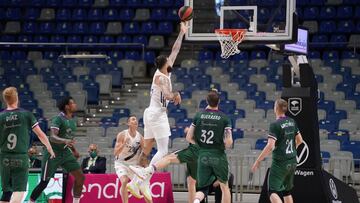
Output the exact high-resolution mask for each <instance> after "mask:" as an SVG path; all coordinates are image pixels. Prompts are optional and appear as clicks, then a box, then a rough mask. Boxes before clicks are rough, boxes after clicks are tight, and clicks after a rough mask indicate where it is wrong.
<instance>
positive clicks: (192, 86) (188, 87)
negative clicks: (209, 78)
mask: <svg viewBox="0 0 360 203" xmlns="http://www.w3.org/2000/svg"><path fill="white" fill-rule="evenodd" d="M184 85H185V89H186V91H187V92H193V91H196V90H200V85H199V84H198V83H190V84H184Z"/></svg>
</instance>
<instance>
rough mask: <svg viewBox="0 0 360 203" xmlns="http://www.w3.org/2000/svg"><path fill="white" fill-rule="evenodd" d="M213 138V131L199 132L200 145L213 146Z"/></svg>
mask: <svg viewBox="0 0 360 203" xmlns="http://www.w3.org/2000/svg"><path fill="white" fill-rule="evenodd" d="M213 137H214V131H212V130H209V131H206V130H201V139H200V141H201V142H202V143H206V144H214V141H213V140H212V139H213Z"/></svg>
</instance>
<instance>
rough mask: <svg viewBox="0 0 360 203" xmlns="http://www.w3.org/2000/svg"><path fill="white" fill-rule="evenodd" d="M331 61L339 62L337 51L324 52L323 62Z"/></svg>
mask: <svg viewBox="0 0 360 203" xmlns="http://www.w3.org/2000/svg"><path fill="white" fill-rule="evenodd" d="M332 59H336V60H339V53H338V52H337V51H324V53H323V60H324V61H327V60H332Z"/></svg>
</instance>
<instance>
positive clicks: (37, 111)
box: [29, 108, 43, 119]
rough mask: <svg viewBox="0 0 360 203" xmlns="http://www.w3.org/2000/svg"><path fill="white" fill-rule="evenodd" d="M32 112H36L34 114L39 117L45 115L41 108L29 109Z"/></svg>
mask: <svg viewBox="0 0 360 203" xmlns="http://www.w3.org/2000/svg"><path fill="white" fill-rule="evenodd" d="M29 111H30V112H31V113H33V114H34V116H35V117H36V118H37V119H39V118H41V117H43V110H42V109H40V108H33V109H31V110H29Z"/></svg>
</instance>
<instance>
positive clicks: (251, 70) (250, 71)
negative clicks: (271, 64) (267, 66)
mask: <svg viewBox="0 0 360 203" xmlns="http://www.w3.org/2000/svg"><path fill="white" fill-rule="evenodd" d="M242 73H243V74H244V75H247V76H251V75H255V74H257V68H251V67H249V68H246V69H245V70H243V72H242Z"/></svg>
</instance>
